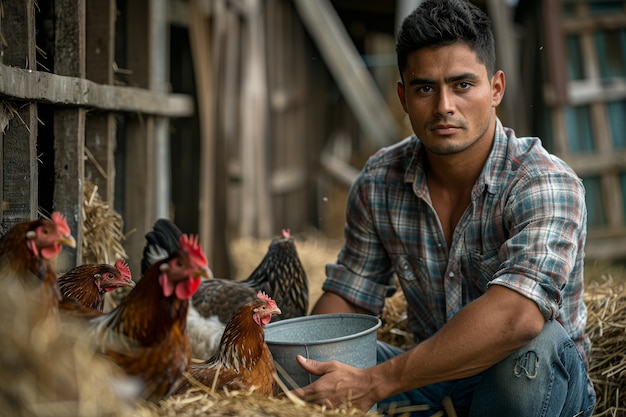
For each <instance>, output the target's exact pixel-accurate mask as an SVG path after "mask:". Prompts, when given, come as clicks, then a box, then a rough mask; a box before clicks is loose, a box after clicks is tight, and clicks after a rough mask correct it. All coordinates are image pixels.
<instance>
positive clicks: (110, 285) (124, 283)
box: [102, 279, 137, 292]
mask: <svg viewBox="0 0 626 417" xmlns="http://www.w3.org/2000/svg"><path fill="white" fill-rule="evenodd" d="M135 285H137V284H136V283H135V281H133V280H132V279H120V280H117V281H112V282H107V283H106V284H103V285H102V288H103V289H104V290H105V291H106V292H109V291H113V290H116V289H118V288H121V287H131V288H134V287H135Z"/></svg>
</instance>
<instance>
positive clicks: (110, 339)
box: [91, 235, 208, 402]
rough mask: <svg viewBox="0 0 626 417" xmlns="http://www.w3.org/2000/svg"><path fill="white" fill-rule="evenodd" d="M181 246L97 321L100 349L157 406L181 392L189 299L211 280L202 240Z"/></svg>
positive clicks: (194, 239)
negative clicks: (204, 281)
mask: <svg viewBox="0 0 626 417" xmlns="http://www.w3.org/2000/svg"><path fill="white" fill-rule="evenodd" d="M178 246H179V250H178V251H176V252H174V253H172V254H171V255H170V256H168V257H167V258H166V259H163V260H160V261H158V262H156V263H154V264H152V266H150V268H148V269H147V270H146V271H145V273H144V275H143V277H142V278H141V280H139V282H138V283H137V286H135V288H133V289H132V290H131V291H130V292H129V293H128V295H127V296H126V297H125V298H124V299H123V300H122V301H121V302H120V304H119V305H118V306H117V307H115V309H113V310H112V311H111V312H109V313H107V314H104V315H102V316H100V317H96V318H94V319H92V320H91V324H92V326H93V327H92V330H93V331H94V332H95V334H96V338H97V342H98V344H99V346H101V347H102V348H103V350H104V352H105V353H106V354H107V355H108V356H109V357H111V358H112V359H113V361H114V362H115V363H117V364H118V365H119V366H120V367H121V368H122V369H124V370H125V371H126V373H127V374H129V375H131V376H134V377H137V378H138V379H139V380H140V381H141V382H142V383H143V385H144V390H143V391H142V397H143V398H145V399H148V400H150V401H154V402H156V401H159V400H160V399H162V398H164V397H165V396H167V395H168V394H169V393H170V391H171V390H173V389H175V388H176V383H177V382H178V381H180V377H181V375H182V372H183V371H185V370H186V369H187V367H188V366H189V363H190V361H191V350H190V348H189V340H188V338H187V334H186V332H185V328H186V323H187V309H188V306H189V299H190V298H191V296H192V295H193V293H194V292H195V291H196V290H197V289H198V286H199V285H200V280H201V277H202V276H205V277H206V276H208V267H207V260H206V257H205V255H204V253H203V252H202V248H201V246H200V244H199V243H198V239H197V237H196V236H192V237H189V236H188V235H181V237H180V239H179V242H178Z"/></svg>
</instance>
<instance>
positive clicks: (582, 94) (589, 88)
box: [544, 78, 626, 106]
mask: <svg viewBox="0 0 626 417" xmlns="http://www.w3.org/2000/svg"><path fill="white" fill-rule="evenodd" d="M567 90H568V91H567V97H568V103H569V104H570V105H571V106H581V105H584V104H589V103H593V102H596V101H597V102H607V101H618V100H623V99H625V98H626V79H624V78H603V79H601V80H600V79H593V80H575V81H570V82H569V83H568V86H567ZM544 100H545V102H546V104H548V105H555V104H556V96H555V92H554V89H553V88H552V86H550V85H545V86H544Z"/></svg>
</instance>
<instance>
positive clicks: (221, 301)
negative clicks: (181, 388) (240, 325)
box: [142, 219, 309, 359]
mask: <svg viewBox="0 0 626 417" xmlns="http://www.w3.org/2000/svg"><path fill="white" fill-rule="evenodd" d="M181 234H182V232H181V231H180V229H179V228H178V227H177V226H176V225H175V224H174V223H172V222H171V221H170V220H167V219H159V220H157V222H156V223H155V226H154V230H153V232H151V236H150V238H149V239H148V236H146V239H147V240H149V241H150V242H151V245H150V246H147V247H146V249H148V250H146V251H144V257H143V260H144V263H142V268H146V267H148V266H149V265H150V264H151V263H152V262H154V261H155V260H156V259H160V258H162V257H163V256H166V255H167V253H170V252H171V251H172V250H174V249H175V248H176V245H177V239H178V236H180V235H181ZM258 291H262V292H264V293H266V294H270V295H271V296H272V298H273V299H274V300H275V301H276V303H277V304H278V305H280V308H281V311H282V314H281V316H280V319H286V318H292V317H299V316H304V315H306V314H307V312H308V308H309V287H308V278H307V275H306V272H305V271H304V268H303V266H302V262H301V261H300V257H299V256H298V251H297V249H296V243H295V241H294V239H293V238H292V237H291V233H290V232H289V230H283V231H282V236H281V237H276V238H274V239H273V240H272V242H271V243H270V245H269V248H268V250H267V253H266V254H265V256H264V257H263V259H262V260H261V263H260V264H259V265H258V266H257V267H256V269H255V270H254V271H253V272H252V273H251V274H250V276H249V277H248V278H247V279H246V280H245V281H234V280H230V279H210V280H203V281H202V284H201V285H200V288H199V289H198V291H196V293H195V294H194V295H193V297H192V299H191V307H190V308H189V317H188V320H187V333H188V335H189V341H190V343H191V351H192V354H193V356H194V357H195V358H199V359H208V358H210V357H212V356H213V355H214V354H215V352H216V350H217V346H218V344H219V341H220V338H221V337H222V333H223V332H224V329H225V328H226V324H227V323H228V322H229V321H230V319H231V318H232V317H233V316H234V314H235V311H236V310H237V308H238V307H239V306H240V305H242V304H244V303H247V302H249V301H252V300H254V299H256V294H257V292H258Z"/></svg>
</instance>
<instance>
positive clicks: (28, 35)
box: [0, 0, 39, 233]
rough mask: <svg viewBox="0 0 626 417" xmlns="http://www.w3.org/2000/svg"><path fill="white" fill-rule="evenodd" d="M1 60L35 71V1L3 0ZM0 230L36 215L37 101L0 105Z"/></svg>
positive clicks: (5, 229) (8, 102)
mask: <svg viewBox="0 0 626 417" xmlns="http://www.w3.org/2000/svg"><path fill="white" fill-rule="evenodd" d="M2 9H3V10H2V11H3V14H2V16H0V18H1V19H2V20H1V21H0V28H1V29H2V36H3V37H4V41H5V42H6V43H2V42H0V50H1V51H2V53H1V54H0V62H2V63H3V64H6V65H11V66H14V67H18V68H23V69H29V70H35V69H36V60H35V59H36V58H35V45H36V42H35V9H34V2H32V1H24V0H3V1H2ZM0 128H1V129H0V138H1V139H2V141H1V143H0V150H1V151H2V153H1V155H2V157H1V159H2V168H0V198H1V200H2V209H1V210H0V232H2V233H4V232H6V231H7V230H8V229H10V228H11V227H13V226H15V225H16V224H17V223H19V222H21V221H24V220H31V219H34V218H36V217H37V207H38V204H39V201H38V195H39V193H38V191H37V182H38V170H37V164H38V162H37V104H36V103H35V102H32V101H29V102H26V103H24V102H19V101H16V102H12V101H8V100H3V104H2V106H1V108H0Z"/></svg>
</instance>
